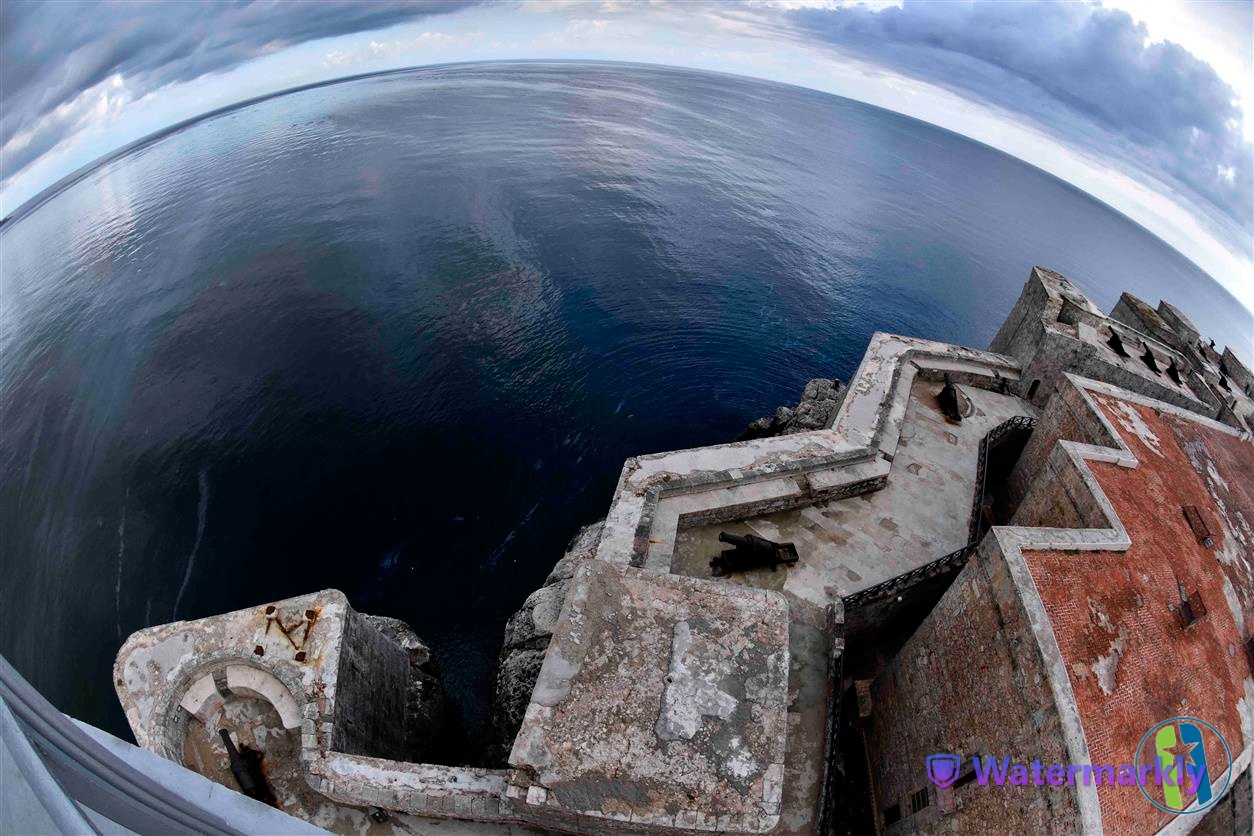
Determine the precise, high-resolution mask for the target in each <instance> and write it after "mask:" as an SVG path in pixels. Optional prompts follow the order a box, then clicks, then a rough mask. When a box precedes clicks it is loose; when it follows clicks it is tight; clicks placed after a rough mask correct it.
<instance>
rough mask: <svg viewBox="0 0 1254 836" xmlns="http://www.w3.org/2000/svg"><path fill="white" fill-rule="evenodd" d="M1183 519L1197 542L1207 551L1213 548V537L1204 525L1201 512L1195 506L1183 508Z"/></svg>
mask: <svg viewBox="0 0 1254 836" xmlns="http://www.w3.org/2000/svg"><path fill="white" fill-rule="evenodd" d="M1184 518H1185V520H1187V521H1188V523H1189V528H1191V529H1193V536H1194V537H1196V538H1197V542H1199V543H1201V544H1202V545H1203V546H1205V547H1206V548H1208V549H1213V548H1215V537H1214V535H1212V534H1211V532H1210V526H1209V525H1207V524H1206V518H1205V517H1203V516H1202V512H1201V510H1199V509H1198V507H1197V506H1196V505H1185V506H1184Z"/></svg>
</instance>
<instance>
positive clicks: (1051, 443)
mask: <svg viewBox="0 0 1254 836" xmlns="http://www.w3.org/2000/svg"><path fill="white" fill-rule="evenodd" d="M1063 440H1067V441H1079V442H1082V443H1085V444H1097V445H1100V446H1109V445H1112V444H1113V443H1114V441H1113V439H1111V438H1110V435H1109V433H1108V432H1107V430H1106V428H1105V427H1104V426H1103V425H1102V423H1101V421H1100V420H1098V419H1097V416H1096V415H1095V413H1094V412H1093V410H1092V409H1090V408H1089V407H1088V405H1087V404H1085V403H1084V402H1083V395H1082V394H1081V393H1080V390H1079V389H1077V388H1076V387H1075V386H1065V387H1062V388H1061V389H1060V390H1059V391H1058V393H1057V395H1056V396H1055V397H1053V398H1051V399H1050V401H1049V404H1048V406H1047V407H1046V409H1045V411H1044V412H1043V413H1042V414H1041V416H1040V418H1039V419H1037V423H1036V429H1034V430H1033V431H1032V435H1031V437H1030V438H1029V439H1028V443H1027V444H1026V445H1025V446H1024V448H1023V452H1022V453H1020V455H1019V461H1018V462H1017V463H1016V464H1015V467H1014V470H1012V471H1011V472H1010V476H1009V478H1008V479H1007V480H1006V494H1007V508H1010V509H1015V510H1014V513H1013V514H1012V516H1013V517H1014V520H1015V524H1016V525H1051V526H1065V525H1079V526H1080V527H1087V525H1088V524H1087V523H1085V524H1084V525H1080V523H1079V522H1078V520H1079V518H1080V516H1081V515H1080V513H1079V511H1078V509H1077V508H1076V507H1075V505H1074V503H1072V502H1071V501H1070V500H1068V499H1067V497H1066V496H1065V495H1059V493H1058V491H1057V490H1056V487H1055V484H1054V480H1055V479H1056V478H1057V477H1058V474H1059V473H1070V471H1071V470H1072V469H1071V468H1063V469H1059V468H1058V467H1054V468H1051V467H1050V458H1051V456H1053V455H1056V450H1057V447H1058V442H1059V441H1063ZM1056 464H1061V463H1056ZM1029 495H1031V496H1032V498H1031V500H1030V501H1029V500H1028V497H1029ZM1064 505H1069V506H1070V509H1071V510H1070V511H1068V509H1067V508H1066V507H1064ZM1085 508H1086V510H1092V509H1088V507H1087V505H1085ZM1096 525H1099V526H1103V525H1105V522H1104V521H1101V520H1100V519H1099V520H1098V522H1097V523H1096Z"/></svg>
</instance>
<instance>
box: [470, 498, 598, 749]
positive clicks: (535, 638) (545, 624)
mask: <svg viewBox="0 0 1254 836" xmlns="http://www.w3.org/2000/svg"><path fill="white" fill-rule="evenodd" d="M602 524H603V523H602V522H596V523H593V524H592V525H588V526H585V527H584V528H582V529H580V530H579V533H578V534H576V535H575V537H574V539H573V540H571V542H570V545H569V546H568V547H567V548H566V553H565V554H564V555H562V558H561V560H559V561H557V564H556V565H555V566H554V567H553V570H552V571H551V572H549V576H548V577H547V578H546V579H545V581H544V585H543V586H541V587H540V588H539V589H537V590H536V591H535V592H533V593H531V595H529V596H528V597H527V600H526V601H525V602H523V605H522V608H521V609H519V610H518V612H516V613H514V615H513V616H511V617H510V620H509V622H508V623H506V625H505V643H504V645H503V646H502V648H501V656H500V661H499V662H498V665H497V672H496V687H495V690H494V692H493V695H492V734H493V740H492V744H491V747H490V750H489V753H488V755H489V758H490V760H491V761H492V762H500V763H504V761H505V757H506V755H508V754H509V750H510V747H511V746H513V744H514V735H516V734H517V733H518V727H519V725H521V724H522V719H523V714H524V713H525V712H526V710H527V703H528V702H529V701H530V700H531V689H532V688H533V687H534V686H535V684H536V677H537V676H538V675H539V673H540V664H541V662H543V661H544V651H545V650H546V649H547V648H548V646H549V640H550V639H551V638H552V636H553V627H554V625H555V624H556V623H557V616H558V614H559V613H560V612H561V609H562V602H563V601H565V600H566V589H567V586H568V585H569V582H570V579H571V578H572V577H573V576H574V574H575V572H576V570H577V569H578V568H579V567H580V566H582V565H583V564H585V563H587V562H588V561H590V560H592V557H593V555H594V554H595V553H596V549H597V544H598V543H599V542H600V540H601V526H602Z"/></svg>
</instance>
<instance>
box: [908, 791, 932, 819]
mask: <svg viewBox="0 0 1254 836" xmlns="http://www.w3.org/2000/svg"><path fill="white" fill-rule="evenodd" d="M931 801H932V800H931V798H930V797H928V793H927V787H924V788H923V789H921V790H919V791H918V792H916V793H915V794H914V795H912V796H910V815H914V814H915V813H917V812H919V811H920V810H922V809H924V808H925V807H927V805H928V804H930V803H931Z"/></svg>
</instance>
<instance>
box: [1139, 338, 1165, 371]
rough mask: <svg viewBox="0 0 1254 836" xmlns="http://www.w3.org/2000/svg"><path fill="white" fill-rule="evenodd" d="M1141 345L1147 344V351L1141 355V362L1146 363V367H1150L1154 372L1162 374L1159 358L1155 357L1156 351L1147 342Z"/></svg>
mask: <svg viewBox="0 0 1254 836" xmlns="http://www.w3.org/2000/svg"><path fill="white" fill-rule="evenodd" d="M1141 345H1144V346H1145V353H1144V354H1142V355H1141V362H1142V363H1144V364H1145V368H1147V369H1149V370H1150V371H1152V372H1153V373H1154V374H1162V372H1160V371H1159V370H1158V360H1157V359H1156V358H1155V357H1154V352H1153V351H1152V350H1151V349H1150V347H1149V346H1148V345H1146V344H1145V343H1141Z"/></svg>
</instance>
